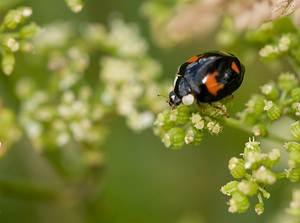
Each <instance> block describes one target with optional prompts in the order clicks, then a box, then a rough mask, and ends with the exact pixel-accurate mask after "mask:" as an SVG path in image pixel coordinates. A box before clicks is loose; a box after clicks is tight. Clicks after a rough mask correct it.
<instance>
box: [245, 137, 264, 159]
mask: <svg viewBox="0 0 300 223" xmlns="http://www.w3.org/2000/svg"><path fill="white" fill-rule="evenodd" d="M259 145H260V142H257V141H255V139H254V137H253V139H252V141H251V139H249V142H247V143H245V148H244V153H243V157H244V159H245V161H246V160H247V157H248V153H249V152H252V153H255V152H257V153H261V152H262V151H261V148H260V146H259Z"/></svg>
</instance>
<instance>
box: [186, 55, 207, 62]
mask: <svg viewBox="0 0 300 223" xmlns="http://www.w3.org/2000/svg"><path fill="white" fill-rule="evenodd" d="M201 57H204V55H203V54H202V55H200V56H194V57H192V58H190V59H189V60H188V61H186V62H187V63H193V62H195V61H197V60H198V59H199V58H201Z"/></svg>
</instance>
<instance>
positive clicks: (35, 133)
mask: <svg viewBox="0 0 300 223" xmlns="http://www.w3.org/2000/svg"><path fill="white" fill-rule="evenodd" d="M25 131H26V134H27V136H28V137H29V138H30V139H35V138H38V137H39V136H40V135H41V134H42V131H43V126H42V125H41V124H40V123H38V122H36V121H30V122H29V123H27V124H26V125H25Z"/></svg>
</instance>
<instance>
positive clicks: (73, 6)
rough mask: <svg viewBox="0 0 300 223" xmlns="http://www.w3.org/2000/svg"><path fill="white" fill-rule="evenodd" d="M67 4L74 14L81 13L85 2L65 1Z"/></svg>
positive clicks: (79, 0)
mask: <svg viewBox="0 0 300 223" xmlns="http://www.w3.org/2000/svg"><path fill="white" fill-rule="evenodd" d="M65 2H66V3H67V5H68V6H69V8H70V9H71V10H72V11H73V12H76V13H77V12H80V11H81V10H82V8H83V6H84V4H83V1H82V0H65Z"/></svg>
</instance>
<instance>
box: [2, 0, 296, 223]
mask: <svg viewBox="0 0 300 223" xmlns="http://www.w3.org/2000/svg"><path fill="white" fill-rule="evenodd" d="M142 3H143V1H140V0H127V1H123V0H110V1H104V0H100V1H96V0H94V1H92V0H89V1H88V0H86V1H85V8H84V9H83V11H82V12H81V13H79V14H74V13H72V12H71V11H70V10H69V9H68V8H67V6H66V4H65V2H64V1H62V0H43V1H38V0H27V1H21V2H20V4H22V5H28V6H30V7H32V8H33V16H32V20H33V21H35V22H37V23H38V24H39V25H40V26H44V25H46V24H48V23H52V22H56V21H74V22H75V23H74V24H76V23H82V22H98V23H102V24H107V22H108V20H109V18H110V16H111V14H112V13H120V14H121V15H122V16H123V18H124V20H125V21H127V22H135V23H137V24H138V26H139V27H140V29H141V33H142V36H144V37H146V38H147V40H148V41H149V42H150V44H151V45H150V46H151V47H150V55H151V56H152V57H153V58H155V59H156V60H158V61H160V62H161V64H162V66H163V72H164V77H163V78H164V79H170V83H172V82H173V81H172V79H173V77H174V74H175V72H176V69H177V67H178V65H180V64H181V63H182V61H184V60H186V59H187V58H189V57H191V56H193V55H195V54H198V53H200V52H203V51H206V50H215V49H216V46H217V45H216V43H215V42H214V38H207V39H201V41H195V42H191V43H188V44H185V45H178V46H176V47H173V48H170V49H163V48H160V47H158V46H157V45H155V43H154V41H153V40H152V39H151V35H150V31H149V27H148V21H147V20H146V19H145V18H143V17H142V16H141V15H140V13H139V10H138V9H139V7H140V6H141V4H142ZM222 50H226V49H222ZM242 50H243V49H238V50H236V52H233V53H234V54H236V55H240V54H242ZM22 60H23V59H22V58H19V59H18V62H17V71H18V72H21V71H22V70H23V66H24V69H25V70H26V69H29V68H26V64H25V63H26V62H24V61H22ZM249 61H250V62H251V63H250V62H249V64H247V63H248V62H247V61H246V64H245V65H246V69H247V72H246V76H245V81H244V83H243V85H242V87H241V88H240V89H239V90H238V91H237V93H236V94H235V105H234V107H233V109H232V111H230V113H231V112H232V113H234V112H235V111H237V110H238V109H240V108H243V106H244V103H245V102H246V101H247V99H248V97H249V94H250V93H255V92H258V91H259V88H258V86H259V85H261V84H262V83H264V82H265V81H266V80H268V79H270V78H271V75H270V73H271V72H269V71H270V69H271V68H267V67H266V65H265V64H263V63H262V62H260V61H258V60H256V58H255V57H254V58H252V59H251V60H249ZM254 65H255V67H253V66H254ZM254 69H255V70H254ZM274 69H275V68H274ZM276 69H277V68H276ZM1 75H2V74H1ZM14 75H21V74H14ZM2 78H3V77H2ZM5 78H9V77H5ZM157 93H158V92H153V94H157ZM2 97H3V98H4V102H5V104H6V105H8V106H11V107H13V105H12V104H11V102H10V101H9V98H5V95H2ZM158 100H160V99H158ZM110 127H111V129H110V134H109V137H108V138H107V140H106V142H105V144H104V145H103V146H102V150H103V152H104V157H105V162H106V164H105V166H104V169H103V171H102V172H101V174H103V175H104V177H103V182H102V183H101V185H100V186H99V188H98V190H99V196H96V197H95V198H94V199H91V200H90V201H88V202H87V203H86V202H85V203H84V202H82V203H81V202H80V201H79V202H70V203H68V202H66V203H58V202H47V201H46V202H44V201H35V200H32V199H30V197H27V198H26V199H20V197H18V196H17V197H16V198H13V197H3V196H1V197H0V222H3V223H13V222H21V221H22V222H24V223H27V222H28V223H33V222H34V223H38V222H43V223H47V222H57V223H60V222H74V223H84V222H103V223H153V222H155V223H205V222H210V223H211V222H214V223H227V222H228V223H229V222H244V223H250V222H251V223H252V222H257V223H260V222H272V217H274V213H276V211H275V210H277V209H278V208H281V207H282V206H287V201H285V200H284V199H283V197H289V196H290V191H282V190H281V189H280V188H281V183H278V184H276V185H275V186H274V187H272V188H270V192H271V193H272V197H271V199H270V200H268V201H266V205H265V209H266V212H265V213H264V214H263V215H262V216H257V215H256V214H255V212H254V211H253V209H254V205H252V206H251V207H250V209H249V211H247V212H246V213H243V214H230V213H228V211H227V208H228V207H227V205H226V202H227V201H228V197H226V196H224V195H223V194H221V193H220V192H219V190H220V187H221V186H222V185H223V184H225V183H226V182H228V181H230V180H231V179H232V177H231V176H230V173H229V171H228V170H227V165H228V160H229V159H230V158H231V157H232V156H238V154H239V153H240V152H241V151H242V150H243V147H244V143H245V142H247V141H248V138H249V135H248V134H247V133H243V132H241V131H237V130H234V129H230V128H225V129H224V131H223V133H222V134H221V135H220V136H218V137H214V136H210V135H207V136H206V137H205V139H204V141H203V143H202V144H201V145H200V146H197V147H185V148H183V149H181V150H172V149H167V148H165V147H164V145H163V144H162V143H161V142H160V140H159V138H158V137H156V136H154V135H153V132H152V130H151V129H149V130H146V131H144V132H142V133H140V134H137V133H134V132H132V131H131V130H130V129H128V128H127V127H126V125H125V122H124V120H123V119H122V118H115V119H114V120H112V122H111V125H110ZM0 178H1V179H9V180H17V181H24V182H37V183H53V184H59V183H60V182H61V181H62V179H60V176H57V175H56V174H55V171H54V170H53V167H51V166H49V165H47V162H45V157H44V155H43V154H36V153H35V152H34V151H32V149H31V146H30V145H29V143H28V142H26V141H21V142H19V143H18V144H16V145H14V146H13V148H12V149H11V150H10V151H9V152H8V154H7V155H6V156H5V157H4V158H3V160H2V161H1V163H0ZM0 190H1V187H0ZM251 209H252V210H251Z"/></svg>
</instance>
